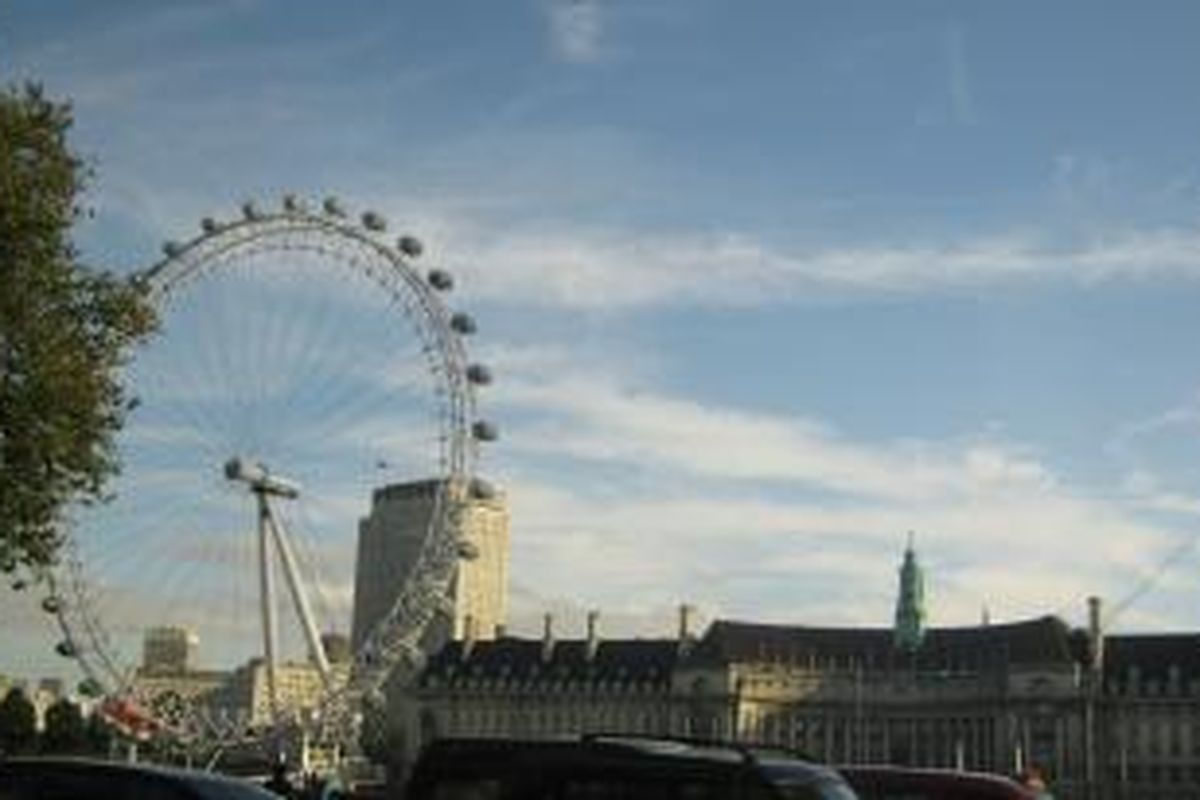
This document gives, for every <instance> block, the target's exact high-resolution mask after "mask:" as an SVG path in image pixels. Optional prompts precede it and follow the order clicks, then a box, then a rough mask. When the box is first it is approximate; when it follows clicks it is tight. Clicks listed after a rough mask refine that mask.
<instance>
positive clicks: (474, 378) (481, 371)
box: [467, 364, 492, 386]
mask: <svg viewBox="0 0 1200 800" xmlns="http://www.w3.org/2000/svg"><path fill="white" fill-rule="evenodd" d="M467 380H469V381H470V382H471V383H473V384H475V385H476V386H487V385H488V384H490V383H491V382H492V371H491V370H490V369H488V368H487V367H486V366H484V365H483V364H472V365H470V366H469V367H467Z"/></svg>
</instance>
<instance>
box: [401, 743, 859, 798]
mask: <svg viewBox="0 0 1200 800" xmlns="http://www.w3.org/2000/svg"><path fill="white" fill-rule="evenodd" d="M405 798H406V800H857V798H856V796H855V794H854V791H853V790H852V789H851V788H850V786H849V785H848V784H847V783H846V782H845V780H843V779H842V777H841V776H839V775H838V774H837V773H836V772H835V771H833V770H831V769H829V768H827V767H824V766H821V765H819V764H814V763H812V762H808V761H804V760H801V759H798V758H796V757H794V756H791V755H788V754H786V753H784V752H780V751H772V750H769V749H760V748H753V747H746V746H743V745H738V744H733V743H724V742H714V741H707V740H698V739H683V738H675V737H651V736H629V735H624V734H621V735H612V736H607V735H599V734H597V735H588V736H584V737H582V738H580V739H572V740H553V741H541V740H512V739H438V740H435V741H433V742H431V743H430V744H429V745H427V746H426V747H425V749H424V750H423V751H422V752H421V755H420V756H419V757H418V759H417V763H416V764H415V765H414V767H413V772H412V776H411V778H410V780H409V783H408V788H407V791H406V794H405Z"/></svg>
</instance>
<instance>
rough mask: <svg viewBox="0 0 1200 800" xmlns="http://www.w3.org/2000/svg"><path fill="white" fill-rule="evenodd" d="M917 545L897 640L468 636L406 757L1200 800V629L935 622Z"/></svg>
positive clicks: (738, 633)
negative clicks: (612, 744) (750, 758)
mask: <svg viewBox="0 0 1200 800" xmlns="http://www.w3.org/2000/svg"><path fill="white" fill-rule="evenodd" d="M924 620H925V610H924V587H923V576H922V573H921V570H920V567H919V565H918V564H917V561H916V557H915V553H914V552H913V551H912V549H911V546H910V548H909V550H908V551H907V552H906V554H905V560H904V566H903V567H902V568H901V586H900V592H899V599H898V602H897V609H896V617H895V624H894V625H893V626H892V627H878V628H853V627H827V626H807V625H768V624H760V623H752V622H738V621H732V620H717V621H715V622H713V623H712V624H711V625H710V626H709V627H708V629H707V630H706V631H705V632H704V635H703V636H701V637H700V638H699V639H696V638H694V637H693V635H692V631H691V629H690V619H689V615H688V614H687V613H686V612H685V613H683V614H682V615H681V624H680V631H679V633H678V635H676V636H674V637H671V638H663V639H604V638H603V637H602V636H601V635H600V632H599V627H598V617H597V616H596V615H590V616H589V624H588V628H587V630H586V631H581V632H580V633H581V634H582V635H581V636H577V637H575V638H567V639H561V638H559V637H558V635H557V632H556V631H554V629H553V627H552V625H551V624H550V622H549V621H548V622H547V624H546V628H545V631H544V632H543V636H542V637H541V638H540V639H538V638H516V637H510V636H504V637H500V638H497V639H496V640H494V641H483V640H478V639H475V638H472V637H470V636H468V637H465V638H463V639H460V640H457V641H452V642H449V643H448V644H446V645H445V647H443V648H442V649H441V650H439V651H438V652H437V653H436V654H434V655H433V657H432V658H431V659H430V661H429V663H428V665H427V667H426V669H425V670H424V672H423V673H422V674H421V675H420V677H419V679H418V681H417V682H416V683H415V684H414V685H413V686H412V687H410V689H409V701H408V702H407V703H406V704H404V706H403V713H404V718H403V723H402V724H403V728H404V730H405V734H404V736H403V741H404V742H405V743H406V745H407V747H406V752H405V757H407V758H409V759H411V758H412V755H413V753H414V752H415V750H416V748H417V746H419V744H420V743H421V742H424V741H428V740H430V739H431V738H434V737H438V736H447V735H457V736H463V735H470V736H497V737H508V736H522V737H529V736H532V737H556V736H564V735H574V734H580V733H584V732H588V731H605V732H625V733H639V734H651V735H686V736H699V737H712V738H722V739H739V740H743V741H754V742H763V743H772V744H777V745H782V746H786V747H789V748H795V749H797V750H800V751H804V752H805V753H807V754H809V755H810V756H812V757H814V758H817V759H820V760H823V761H826V762H829V763H864V762H889V763H898V764H908V765H916V766H928V767H940V768H948V769H974V770H984V771H988V772H998V773H1008V774H1011V773H1015V772H1017V771H1019V770H1021V769H1022V768H1023V767H1025V766H1027V765H1037V766H1039V767H1041V768H1042V769H1043V770H1044V771H1045V772H1047V773H1048V774H1049V775H1050V777H1051V779H1052V781H1053V783H1054V788H1055V793H1056V795H1057V796H1058V797H1060V798H1067V799H1068V800H1069V799H1070V798H1077V799H1078V798H1104V799H1105V800H1108V799H1109V798H1112V799H1120V800H1135V798H1168V799H1169V800H1175V799H1176V798H1178V800H1182V799H1183V798H1197V797H1200V635H1198V634H1168V635H1161V634H1160V635H1113V634H1108V635H1105V634H1103V632H1102V630H1101V608H1100V603H1099V601H1098V600H1096V599H1092V600H1090V601H1089V603H1088V620H1089V622H1088V625H1087V626H1086V627H1085V628H1072V627H1070V626H1069V625H1068V624H1067V623H1066V622H1064V621H1063V620H1061V619H1059V618H1058V617H1055V616H1044V617H1038V618H1033V619H1026V620H1018V621H1013V622H1006V623H1003V624H989V623H987V622H984V623H981V624H979V625H973V626H963V627H932V628H927V627H925V625H924Z"/></svg>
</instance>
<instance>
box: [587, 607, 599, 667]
mask: <svg viewBox="0 0 1200 800" xmlns="http://www.w3.org/2000/svg"><path fill="white" fill-rule="evenodd" d="M599 622H600V612H599V611H594V610H593V611H589V612H588V615H587V660H588V661H592V660H594V659H595V658H596V650H598V649H599V648H600V634H599V631H598V630H597V626H598V625H599Z"/></svg>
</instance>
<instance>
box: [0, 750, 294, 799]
mask: <svg viewBox="0 0 1200 800" xmlns="http://www.w3.org/2000/svg"><path fill="white" fill-rule="evenodd" d="M90 798H95V799H96V800H279V798H278V797H277V796H276V795H274V794H271V793H270V792H268V791H267V790H265V789H262V788H260V787H258V786H255V785H254V784H251V783H247V782H245V781H241V780H237V779H236V778H230V777H227V776H224V775H215V774H213V773H210V772H201V771H199V770H185V769H171V768H167V767H158V766H151V765H148V764H125V763H121V762H116V761H101V760H97V759H84V758H39V757H28V758H26V757H14V758H0V800H90Z"/></svg>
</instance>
